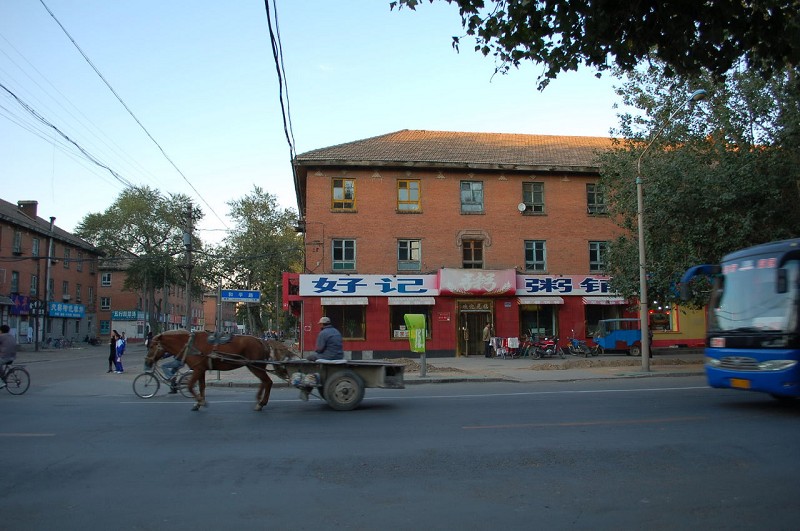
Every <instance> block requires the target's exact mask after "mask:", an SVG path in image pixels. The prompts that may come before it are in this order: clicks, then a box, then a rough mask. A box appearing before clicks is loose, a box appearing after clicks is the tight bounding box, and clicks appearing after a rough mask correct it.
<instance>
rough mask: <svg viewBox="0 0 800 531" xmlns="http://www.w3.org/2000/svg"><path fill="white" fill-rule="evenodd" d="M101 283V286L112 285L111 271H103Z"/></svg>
mask: <svg viewBox="0 0 800 531" xmlns="http://www.w3.org/2000/svg"><path fill="white" fill-rule="evenodd" d="M100 285H101V286H110V285H111V273H103V274H102V275H101V276H100Z"/></svg>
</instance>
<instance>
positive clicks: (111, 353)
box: [108, 330, 119, 372]
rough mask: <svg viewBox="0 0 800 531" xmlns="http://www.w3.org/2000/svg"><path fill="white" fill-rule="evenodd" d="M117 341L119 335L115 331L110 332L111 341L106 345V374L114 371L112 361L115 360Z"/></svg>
mask: <svg viewBox="0 0 800 531" xmlns="http://www.w3.org/2000/svg"><path fill="white" fill-rule="evenodd" d="M117 339H119V334H118V333H117V331H116V330H112V331H111V341H110V342H109V344H108V372H111V371H113V370H114V360H115V359H117Z"/></svg>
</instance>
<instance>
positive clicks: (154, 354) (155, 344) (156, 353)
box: [144, 334, 167, 368]
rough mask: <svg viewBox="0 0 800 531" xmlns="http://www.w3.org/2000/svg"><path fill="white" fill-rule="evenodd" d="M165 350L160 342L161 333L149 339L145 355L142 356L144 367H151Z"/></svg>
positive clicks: (161, 356) (162, 355)
mask: <svg viewBox="0 0 800 531" xmlns="http://www.w3.org/2000/svg"><path fill="white" fill-rule="evenodd" d="M166 352H167V351H166V350H165V349H164V345H163V343H162V342H161V334H158V335H157V336H155V337H153V339H152V340H150V344H149V345H148V347H147V355H146V356H145V357H144V366H145V367H146V368H150V367H152V366H153V364H154V363H155V362H157V361H158V360H160V359H161V358H163V357H164V354H166Z"/></svg>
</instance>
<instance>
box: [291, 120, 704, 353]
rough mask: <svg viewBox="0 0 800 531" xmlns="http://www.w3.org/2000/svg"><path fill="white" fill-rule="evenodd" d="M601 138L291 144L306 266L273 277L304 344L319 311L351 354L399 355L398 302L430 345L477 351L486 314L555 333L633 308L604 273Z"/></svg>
mask: <svg viewBox="0 0 800 531" xmlns="http://www.w3.org/2000/svg"><path fill="white" fill-rule="evenodd" d="M610 146H611V139H609V138H596V137H564V136H541V135H518V134H488V133H458V132H441V131H414V130H403V131H398V132H395V133H391V134H387V135H383V136H378V137H374V138H368V139H364V140H358V141H355V142H349V143H346V144H341V145H337V146H332V147H328V148H322V149H317V150H314V151H310V152H307V153H304V154H301V155H298V156H297V157H296V160H295V188H296V194H297V201H298V206H299V211H300V213H301V219H300V227H299V228H300V230H302V231H303V233H304V238H305V251H306V253H305V266H304V272H303V273H302V274H288V273H287V274H285V275H284V299H283V300H284V301H285V302H284V307H285V309H287V310H290V311H292V312H293V313H294V314H295V315H296V316H298V317H299V319H300V321H301V348H302V349H303V350H304V351H306V352H307V351H310V350H313V345H314V340H315V337H316V334H317V331H318V327H317V326H316V324H315V323H316V322H317V321H318V320H319V318H320V317H322V316H323V315H324V316H328V317H330V318H331V320H332V321H333V323H334V325H335V326H337V327H338V328H339V329H340V330H341V331H342V334H343V336H344V348H345V350H346V355H347V357H349V358H351V359H370V358H374V359H377V358H387V357H388V358H391V357H396V356H401V355H405V354H407V352H408V341H407V335H408V332H407V330H406V326H405V322H404V315H405V314H407V313H413V314H422V315H424V317H425V321H426V330H427V341H426V350H427V353H428V356H431V357H439V356H453V355H473V354H479V353H482V352H483V343H482V341H481V332H482V329H483V328H484V326H485V325H486V323H491V324H492V325H493V327H494V335H495V336H497V337H501V338H519V337H520V336H522V335H524V334H529V333H534V334H539V335H546V336H551V337H552V336H560V337H561V338H562V340H563V339H565V338H566V337H568V336H570V335H573V334H574V335H575V336H576V337H582V338H585V337H588V336H589V335H590V333H591V332H592V331H593V329H594V327H595V326H596V324H597V321H599V320H600V319H607V318H616V317H628V316H635V315H636V311H637V309H636V304H637V302H636V301H629V300H625V299H623V298H622V297H619V296H617V295H616V294H615V293H613V292H612V291H611V289H610V287H609V277H608V276H607V271H606V262H605V257H606V252H607V249H608V245H609V242H611V241H612V240H613V239H614V238H615V237H616V236H617V235H619V234H620V230H621V229H620V228H619V227H618V226H617V225H616V224H615V223H614V221H613V220H612V219H610V218H609V216H608V215H607V212H606V205H605V201H604V198H603V194H602V192H601V190H600V189H599V187H598V181H599V173H598V164H597V154H598V153H599V152H601V151H602V150H605V149H608V148H609V147H610ZM662 310H663V309H662ZM666 314H667V315H669V319H671V320H673V321H674V322H673V323H672V324H671V327H672V329H671V331H673V332H677V330H678V323H677V314H676V312H674V311H672V309H667V310H666ZM690 328H691V327H690ZM689 333H690V335H691V334H695V335H698V337H701V336H702V332H700V333H699V334H698V333H697V332H689ZM679 339H680V338H678V337H673V338H672V340H679Z"/></svg>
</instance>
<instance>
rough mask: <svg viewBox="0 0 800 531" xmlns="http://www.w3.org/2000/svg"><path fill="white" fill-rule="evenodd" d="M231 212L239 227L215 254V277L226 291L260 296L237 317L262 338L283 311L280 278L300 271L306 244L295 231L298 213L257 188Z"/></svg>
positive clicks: (239, 201)
mask: <svg viewBox="0 0 800 531" xmlns="http://www.w3.org/2000/svg"><path fill="white" fill-rule="evenodd" d="M228 206H229V207H230V213H229V216H230V217H231V218H232V219H233V221H234V224H235V226H234V228H233V230H232V231H231V232H230V234H229V235H228V236H227V237H226V238H225V239H224V240H223V242H222V244H221V246H220V247H219V248H217V249H216V250H215V254H216V255H217V256H218V257H219V261H218V264H217V274H218V275H219V278H220V279H221V283H222V284H223V286H224V287H228V288H231V289H247V290H258V291H260V292H261V302H260V304H258V305H256V304H248V305H243V306H242V308H241V312H242V313H241V314H240V316H239V317H240V318H242V319H243V320H244V321H245V322H246V323H247V325H248V327H249V329H250V331H251V332H252V333H257V334H261V333H263V332H264V331H265V330H267V328H269V322H268V320H269V319H270V317H275V318H276V319H277V315H278V312H279V311H280V309H279V307H278V305H279V304H280V301H279V297H278V290H279V289H280V288H279V285H280V282H281V278H282V273H283V272H284V271H300V268H301V264H302V256H303V241H302V239H301V238H300V237H299V236H298V234H297V229H296V228H295V227H296V225H297V213H296V212H295V211H294V210H292V209H282V208H280V206H279V205H278V202H277V198H276V196H275V195H273V194H270V193H269V192H266V191H264V190H263V189H262V188H260V187H258V186H253V189H252V191H251V192H250V193H249V194H248V195H246V196H244V197H242V198H241V199H237V200H233V201H230V202H228Z"/></svg>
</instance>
